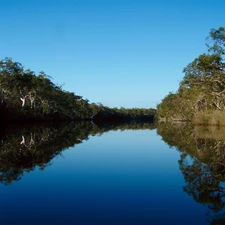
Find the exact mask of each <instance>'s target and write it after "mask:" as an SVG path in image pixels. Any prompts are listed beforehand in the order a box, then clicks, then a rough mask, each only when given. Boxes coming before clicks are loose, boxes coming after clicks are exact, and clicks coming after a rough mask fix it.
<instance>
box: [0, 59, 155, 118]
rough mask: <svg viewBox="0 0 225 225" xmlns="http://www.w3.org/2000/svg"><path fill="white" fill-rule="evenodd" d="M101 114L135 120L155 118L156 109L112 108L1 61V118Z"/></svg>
mask: <svg viewBox="0 0 225 225" xmlns="http://www.w3.org/2000/svg"><path fill="white" fill-rule="evenodd" d="M99 111H110V112H113V113H120V114H123V115H129V116H131V117H134V116H136V115H154V114H155V111H156V110H155V109H151V108H149V109H143V108H130V109H125V108H109V107H107V106H104V105H102V104H96V103H90V102H89V100H88V99H84V98H83V97H82V96H80V95H77V94H75V93H74V92H69V91H65V90H63V89H62V86H60V85H56V84H54V83H53V82H52V80H51V77H50V76H48V75H47V74H46V73H44V72H43V71H41V72H39V73H38V74H35V72H34V71H32V70H30V69H26V70H25V69H24V67H23V65H22V64H21V63H19V62H14V61H13V60H12V59H11V58H5V59H3V60H1V61H0V117H1V118H3V117H7V119H8V120H32V119H38V120H49V119H59V120H80V119H91V117H92V116H93V115H95V114H96V113H98V112H99Z"/></svg>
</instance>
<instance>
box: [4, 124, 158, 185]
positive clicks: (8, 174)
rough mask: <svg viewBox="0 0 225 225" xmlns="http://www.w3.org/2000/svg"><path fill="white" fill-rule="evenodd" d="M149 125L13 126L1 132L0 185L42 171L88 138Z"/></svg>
mask: <svg viewBox="0 0 225 225" xmlns="http://www.w3.org/2000/svg"><path fill="white" fill-rule="evenodd" d="M154 128H155V126H154V124H151V123H128V124H116V125H111V126H106V127H104V126H102V127H98V126H96V125H95V124H93V123H91V122H72V123H64V124H55V125H49V124H48V125H33V126H24V125H23V127H21V126H14V127H11V128H7V129H6V130H5V129H4V128H2V130H1V131H0V140H1V141H0V182H1V183H3V184H5V185H7V184H10V183H12V182H13V181H18V180H20V179H21V178H22V176H23V174H24V173H25V172H31V171H33V170H34V169H35V168H36V167H38V168H39V169H41V170H44V168H45V167H46V166H49V165H50V164H51V160H52V159H53V158H54V157H55V156H57V155H60V154H61V152H62V151H63V150H65V149H68V148H69V147H72V146H74V145H77V144H80V143H82V141H84V140H87V139H88V137H89V135H96V134H102V133H104V132H107V131H110V130H118V129H120V130H126V129H133V130H136V129H154Z"/></svg>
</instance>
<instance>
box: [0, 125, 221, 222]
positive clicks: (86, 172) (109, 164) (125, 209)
mask: <svg viewBox="0 0 225 225" xmlns="http://www.w3.org/2000/svg"><path fill="white" fill-rule="evenodd" d="M214 129H216V128H214ZM202 130H204V129H203V128H199V129H196V128H193V127H192V128H189V127H188V128H187V127H185V126H171V125H162V126H160V127H157V128H156V127H154V125H146V124H145V125H141V126H139V125H127V126H119V127H116V128H115V127H111V128H99V127H97V126H95V125H93V124H91V123H88V124H86V123H82V124H69V125H68V124H67V125H65V126H50V127H48V126H46V125H45V126H35V127H26V128H20V129H18V128H16V129H14V130H13V132H12V131H6V132H5V131H4V132H2V133H3V135H2V138H1V139H2V140H1V146H0V182H1V183H0V212H1V213H0V221H1V222H0V223H1V225H14V224H15V225H18V224H21V225H28V224H29V225H36V224H39V225H40V224H48V225H50V224H54V225H56V224H66V225H67V224H68V225H70V224H71V225H72V224H73V225H74V224H78V225H83V224H88V225H92V224H93V225H95V224H96V225H100V224H105V225H111V224H112V225H119V224H122V225H123V224H124V225H150V224H153V225H168V224H171V225H176V224H177V225H178V224H179V225H180V224H182V225H185V224H192V225H195V224H196V225H204V224H224V221H225V219H224V218H225V216H224V205H225V201H224V196H225V191H224V189H223V188H224V180H225V179H224V177H225V175H224V173H225V172H224V171H225V169H224V168H225V165H223V159H222V157H223V156H221V154H224V153H223V151H224V149H225V148H223V147H225V140H223V137H222V136H223V135H221V138H219V135H215V136H216V137H218V139H216V138H215V137H214V136H213V135H214V134H215V130H214V131H211V130H207V129H206V130H207V131H202ZM217 132H219V133H221V132H222V131H218V130H217ZM185 144H186V145H185ZM223 144H224V146H223ZM216 146H217V147H216ZM218 146H219V147H218ZM218 149H219V150H218ZM218 151H221V152H220V155H219V156H218V157H217V158H216V156H215V155H216V154H217V153H218Z"/></svg>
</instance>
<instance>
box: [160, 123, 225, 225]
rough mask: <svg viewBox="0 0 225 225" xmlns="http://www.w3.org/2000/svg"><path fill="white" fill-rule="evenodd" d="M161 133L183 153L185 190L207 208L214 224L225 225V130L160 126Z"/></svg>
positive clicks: (177, 125)
mask: <svg viewBox="0 0 225 225" xmlns="http://www.w3.org/2000/svg"><path fill="white" fill-rule="evenodd" d="M157 133H158V134H159V135H161V136H162V139H163V140H164V141H165V142H166V143H167V144H168V145H169V146H171V147H172V146H173V147H176V148H177V150H178V151H180V152H181V156H180V160H179V167H180V170H181V172H182V174H183V176H184V180H185V182H186V185H185V186H184V187H183V190H184V191H185V192H186V193H187V194H188V195H190V196H192V197H193V199H194V200H195V201H196V202H199V203H201V204H203V205H207V207H208V209H209V211H208V213H207V221H208V222H209V223H210V224H212V225H214V224H219V225H220V224H221V225H222V224H225V207H224V206H225V185H224V184H225V183H224V181H225V128H219V127H203V126H198V127H193V126H188V125H182V124H176V125H169V124H159V125H158V127H157Z"/></svg>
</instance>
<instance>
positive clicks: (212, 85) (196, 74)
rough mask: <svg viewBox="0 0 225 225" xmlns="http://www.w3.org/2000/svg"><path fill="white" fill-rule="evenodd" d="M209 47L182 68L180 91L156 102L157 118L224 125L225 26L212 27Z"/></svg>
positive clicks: (172, 121) (208, 41) (208, 39)
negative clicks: (158, 102) (205, 51)
mask: <svg viewBox="0 0 225 225" xmlns="http://www.w3.org/2000/svg"><path fill="white" fill-rule="evenodd" d="M206 46H207V48H208V52H207V53H204V54H201V55H199V56H198V57H197V58H196V59H194V61H193V62H191V63H189V64H188V65H187V66H186V67H185V68H184V69H183V72H184V78H183V80H182V81H181V82H180V86H179V88H178V90H177V92H176V93H172V92H171V93H169V94H168V95H167V96H166V97H165V98H164V99H163V100H162V102H161V103H160V104H159V105H157V115H156V117H157V121H159V122H171V123H175V122H189V123H193V124H196V125H214V126H225V27H219V28H218V29H211V31H210V33H209V37H207V38H206Z"/></svg>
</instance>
